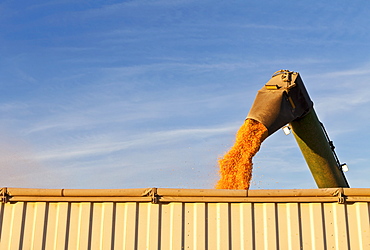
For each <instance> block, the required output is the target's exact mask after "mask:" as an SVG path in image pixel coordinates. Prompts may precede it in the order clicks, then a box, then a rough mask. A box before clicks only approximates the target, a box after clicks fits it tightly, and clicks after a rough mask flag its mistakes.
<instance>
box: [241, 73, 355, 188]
mask: <svg viewBox="0 0 370 250" xmlns="http://www.w3.org/2000/svg"><path fill="white" fill-rule="evenodd" d="M247 118H249V119H253V120H256V121H258V122H260V123H262V124H263V125H264V126H265V127H266V128H267V130H268V135H271V134H273V133H274V132H275V131H277V130H278V129H280V128H282V127H284V126H285V125H287V124H289V125H290V126H289V127H290V128H291V130H292V131H293V134H294V137H295V139H296V141H297V143H298V145H299V147H300V149H301V151H302V154H303V156H304V158H305V160H306V162H307V165H308V167H309V168H310V171H311V173H312V175H313V177H314V179H315V182H316V184H317V186H318V187H319V188H333V187H349V185H348V182H347V180H346V178H345V176H344V173H343V171H342V164H340V162H339V160H338V157H337V155H336V154H335V151H334V145H333V143H332V141H330V139H329V137H328V135H327V133H326V131H325V128H324V127H323V124H322V123H321V122H320V121H319V119H318V118H317V115H316V112H315V110H314V108H313V102H312V101H311V99H310V97H309V95H308V92H307V90H306V88H305V86H304V84H303V81H302V79H301V77H300V75H299V73H297V72H291V71H288V70H280V71H277V72H275V73H274V74H273V76H272V78H271V79H270V81H268V82H267V83H266V84H265V86H264V87H263V88H262V89H260V90H259V91H258V93H257V96H256V99H255V101H254V103H253V105H252V107H251V109H250V111H249V114H248V116H247Z"/></svg>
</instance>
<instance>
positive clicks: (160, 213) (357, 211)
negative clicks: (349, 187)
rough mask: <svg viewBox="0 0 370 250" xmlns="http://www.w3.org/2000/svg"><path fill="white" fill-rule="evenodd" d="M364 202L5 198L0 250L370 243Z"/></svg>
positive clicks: (369, 246) (295, 246) (221, 248)
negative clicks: (23, 199) (109, 200)
mask: <svg viewBox="0 0 370 250" xmlns="http://www.w3.org/2000/svg"><path fill="white" fill-rule="evenodd" d="M366 194H368V193H365V194H363V195H362V196H366ZM368 196H370V194H368ZM270 198H271V197H270ZM313 200H314V199H313ZM369 208H370V207H369V203H368V202H351V203H349V202H347V203H345V204H339V203H338V202H315V201H314V202H178V201H176V202H168V203H167V202H166V203H159V204H153V203H151V202H131V201H129V202H122V201H119V202H75V201H72V202H71V201H70V202H64V201H63V202H53V201H47V202H45V201H39V202H32V201H23V202H22V201H19V202H14V203H12V202H6V203H3V204H2V205H1V208H0V222H1V223H0V225H1V228H0V230H1V232H0V233H1V239H0V249H1V250H3V249H47V250H48V249H104V250H105V249H165V250H167V249H174V250H175V249H210V250H217V249H219V250H227V249H233V250H235V249H288V250H289V249H291V250H295V249H370V228H369V222H370V218H369V211H370V209H369Z"/></svg>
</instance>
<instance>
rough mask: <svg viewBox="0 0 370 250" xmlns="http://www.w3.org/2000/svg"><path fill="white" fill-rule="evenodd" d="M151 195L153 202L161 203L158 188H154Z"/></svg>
mask: <svg viewBox="0 0 370 250" xmlns="http://www.w3.org/2000/svg"><path fill="white" fill-rule="evenodd" d="M150 195H151V197H152V203H153V204H158V203H159V198H160V197H159V195H158V193H157V188H152V190H151V192H150Z"/></svg>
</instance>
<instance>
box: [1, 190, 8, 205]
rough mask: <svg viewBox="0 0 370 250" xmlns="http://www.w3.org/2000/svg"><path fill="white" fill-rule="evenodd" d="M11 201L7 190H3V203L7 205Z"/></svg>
mask: <svg viewBox="0 0 370 250" xmlns="http://www.w3.org/2000/svg"><path fill="white" fill-rule="evenodd" d="M8 201H9V195H8V192H7V189H6V188H2V189H1V202H2V203H7V202H8Z"/></svg>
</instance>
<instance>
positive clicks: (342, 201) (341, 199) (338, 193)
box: [333, 188, 347, 204]
mask: <svg viewBox="0 0 370 250" xmlns="http://www.w3.org/2000/svg"><path fill="white" fill-rule="evenodd" d="M333 196H337V197H338V204H346V198H347V197H346V196H345V195H344V192H343V189H342V188H340V189H338V190H337V191H336V192H335V193H334V194H333Z"/></svg>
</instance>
